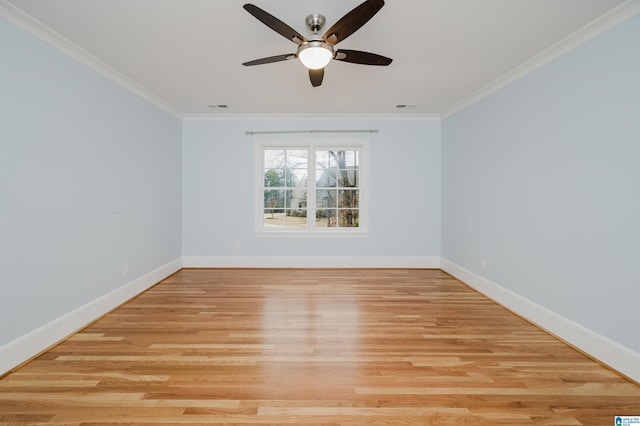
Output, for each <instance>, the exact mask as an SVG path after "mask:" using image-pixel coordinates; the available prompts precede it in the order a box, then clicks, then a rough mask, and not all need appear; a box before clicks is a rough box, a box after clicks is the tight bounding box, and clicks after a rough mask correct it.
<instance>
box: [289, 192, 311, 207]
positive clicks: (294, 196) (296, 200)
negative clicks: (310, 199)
mask: <svg viewBox="0 0 640 426" xmlns="http://www.w3.org/2000/svg"><path fill="white" fill-rule="evenodd" d="M286 203H287V208H288V209H292V210H297V209H298V210H299V209H306V208H307V188H299V189H297V188H296V189H290V190H287V195H286Z"/></svg>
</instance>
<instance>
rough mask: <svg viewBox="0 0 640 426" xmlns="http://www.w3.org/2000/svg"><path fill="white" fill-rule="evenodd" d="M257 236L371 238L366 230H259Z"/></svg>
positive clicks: (255, 234) (255, 235)
mask: <svg viewBox="0 0 640 426" xmlns="http://www.w3.org/2000/svg"><path fill="white" fill-rule="evenodd" d="M253 236H254V237H256V238H369V233H368V232H366V231H315V232H309V231H273V232H272V231H258V232H254V234H253Z"/></svg>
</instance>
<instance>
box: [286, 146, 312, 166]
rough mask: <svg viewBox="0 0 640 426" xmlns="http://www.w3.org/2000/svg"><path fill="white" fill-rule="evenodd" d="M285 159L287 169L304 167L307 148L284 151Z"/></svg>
mask: <svg viewBox="0 0 640 426" xmlns="http://www.w3.org/2000/svg"><path fill="white" fill-rule="evenodd" d="M286 153H287V155H286V157H287V160H286V162H285V164H284V165H285V167H287V168H288V169H305V170H306V168H307V150H299V149H289V150H287V151H286Z"/></svg>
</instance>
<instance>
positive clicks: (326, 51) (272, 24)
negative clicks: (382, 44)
mask: <svg viewBox="0 0 640 426" xmlns="http://www.w3.org/2000/svg"><path fill="white" fill-rule="evenodd" d="M382 6H384V0H366V1H365V2H364V3H362V4H360V5H359V6H357V7H355V8H354V9H353V10H351V11H350V12H349V13H347V14H346V15H344V16H343V17H342V18H340V20H339V21H338V22H336V23H335V24H334V25H333V26H332V27H331V28H329V30H328V31H327V32H325V33H324V35H323V36H320V35H319V34H318V33H319V32H320V30H322V27H323V26H324V24H325V21H326V20H325V17H324V16H322V15H320V14H317V13H314V14H312V15H309V16H307V19H306V21H305V22H306V24H307V26H308V27H309V30H310V31H311V32H312V33H313V36H312V37H310V38H309V39H307V38H305V37H304V36H302V35H301V34H300V33H298V32H297V31H296V30H294V29H293V28H291V27H290V26H288V25H287V24H285V23H284V22H282V21H281V20H279V19H278V18H276V17H275V16H273V15H270V14H269V13H267V12H265V11H264V10H262V9H260V8H259V7H258V6H255V5H253V4H245V5H244V6H243V7H244V9H245V10H246V11H247V12H249V13H250V14H252V15H253V16H254V17H256V18H257V19H258V20H259V21H260V22H262V23H263V24H265V25H266V26H267V27H269V28H271V29H272V30H274V31H275V32H277V33H278V34H280V35H281V36H283V37H285V38H286V39H288V40H290V41H292V42H294V43H295V44H297V45H298V50H297V51H296V53H289V54H284V55H277V56H270V57H268V58H262V59H256V60H254V61H249V62H245V63H243V64H242V65H244V66H252V65H262V64H270V63H273V62H280V61H288V60H291V59H296V58H298V59H300V62H302V64H303V65H304V66H305V67H307V68H308V69H309V79H310V80H311V85H312V86H313V87H317V86H320V85H321V84H322V80H323V78H324V67H325V66H326V65H327V64H328V63H329V62H331V60H332V59H335V60H336V61H343V62H351V63H354V64H362V65H384V66H386V65H389V64H390V63H391V61H392V59H390V58H387V57H384V56H381V55H377V54H375V53H369V52H363V51H360V50H348V49H340V50H338V49H336V48H335V45H336V44H338V43H340V42H341V41H343V40H344V39H346V38H347V37H349V36H350V35H351V34H353V33H355V32H356V31H358V29H360V27H362V26H363V25H364V24H366V23H367V22H368V21H369V20H370V19H371V18H373V16H374V15H375V14H376V13H378V11H379V10H380V9H381V8H382Z"/></svg>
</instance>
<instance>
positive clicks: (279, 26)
mask: <svg viewBox="0 0 640 426" xmlns="http://www.w3.org/2000/svg"><path fill="white" fill-rule="evenodd" d="M242 7H244V9H245V10H246V11H247V12H249V13H250V14H252V15H253V16H255V17H256V18H257V19H258V20H259V21H260V22H262V23H263V24H265V25H266V26H267V27H269V28H271V29H272V30H273V31H275V32H277V33H278V34H280V35H281V36H283V37H284V38H286V39H288V40H291V41H292V42H294V43H295V44H297V45H300V44H302V43H304V42H306V41H307V39H306V38H304V36H303V35H301V34H300V33H299V32H297V31H296V30H294V29H293V28H291V27H290V26H288V25H287V24H285V23H284V22H282V21H281V20H279V19H278V18H276V17H275V16H273V15H271V14H269V13H267V12H265V11H264V10H262V9H260V8H259V7H258V6H256V5H253V4H250V3H247V4H245V5H244V6H242Z"/></svg>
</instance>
